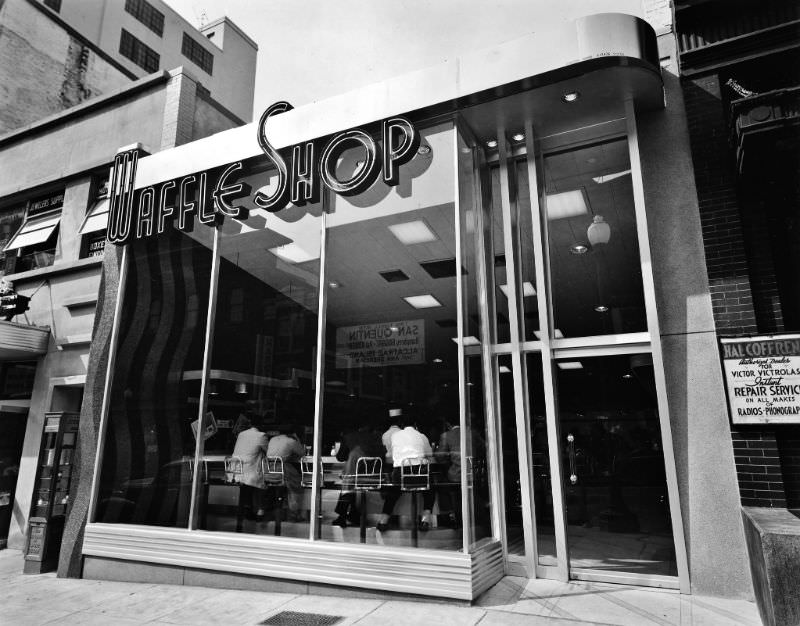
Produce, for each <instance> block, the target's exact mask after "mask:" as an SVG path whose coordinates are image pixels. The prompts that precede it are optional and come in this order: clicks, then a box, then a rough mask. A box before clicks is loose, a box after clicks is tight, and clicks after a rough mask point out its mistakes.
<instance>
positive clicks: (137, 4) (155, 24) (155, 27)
mask: <svg viewBox="0 0 800 626" xmlns="http://www.w3.org/2000/svg"><path fill="white" fill-rule="evenodd" d="M125 10H126V11H127V12H128V13H130V14H131V15H133V17H135V18H136V19H137V20H139V21H140V22H141V23H142V24H144V25H145V26H147V28H149V29H150V30H152V31H153V32H154V33H155V34H156V35H158V36H159V37H161V36H162V35H163V34H164V14H163V13H162V12H161V11H159V10H158V9H156V8H155V7H154V6H153V5H152V4H150V3H149V2H147V0H125Z"/></svg>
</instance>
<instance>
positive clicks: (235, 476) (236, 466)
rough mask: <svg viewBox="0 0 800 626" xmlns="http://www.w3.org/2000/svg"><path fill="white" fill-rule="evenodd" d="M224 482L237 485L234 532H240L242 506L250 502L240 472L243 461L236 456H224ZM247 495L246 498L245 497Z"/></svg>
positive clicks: (247, 489) (242, 469) (242, 467)
mask: <svg viewBox="0 0 800 626" xmlns="http://www.w3.org/2000/svg"><path fill="white" fill-rule="evenodd" d="M224 463H225V484H226V485H238V486H239V503H238V505H237V507H236V532H237V533H240V532H242V526H243V523H244V522H243V520H244V506H245V502H246V501H250V502H252V501H253V499H252V497H250V489H249V488H248V487H247V485H243V484H242V474H243V473H244V461H242V459H241V458H239V457H238V456H226V457H225V461H224ZM245 496H247V498H245Z"/></svg>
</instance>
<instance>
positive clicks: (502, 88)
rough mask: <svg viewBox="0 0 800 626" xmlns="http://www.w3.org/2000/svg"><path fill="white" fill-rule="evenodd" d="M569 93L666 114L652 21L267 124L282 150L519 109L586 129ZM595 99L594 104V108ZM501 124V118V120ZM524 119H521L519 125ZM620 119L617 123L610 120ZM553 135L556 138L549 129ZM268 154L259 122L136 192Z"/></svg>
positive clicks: (403, 81) (562, 38)
mask: <svg viewBox="0 0 800 626" xmlns="http://www.w3.org/2000/svg"><path fill="white" fill-rule="evenodd" d="M565 89H578V90H580V91H581V92H582V93H583V94H584V95H585V96H586V97H583V98H582V100H583V102H586V103H590V104H588V105H586V107H588V108H587V109H584V112H593V114H594V115H597V111H598V110H600V111H608V114H609V115H611V116H612V118H613V116H615V115H618V114H619V112H620V111H621V110H622V108H623V104H624V101H625V100H626V99H632V100H633V101H634V102H635V103H636V106H637V108H638V109H639V110H648V109H655V108H659V107H663V93H662V82H661V77H660V71H659V65H658V53H657V48H656V42H655V33H654V32H653V30H652V28H651V27H650V26H649V25H648V24H647V23H646V22H644V21H643V20H641V19H639V18H637V17H634V16H631V15H624V14H617V13H606V14H599V15H590V16H586V17H583V18H580V19H577V20H574V21H572V22H565V23H563V24H559V25H554V26H548V29H547V30H543V31H541V32H534V33H531V34H530V35H527V36H525V37H521V38H518V39H514V40H512V41H509V42H505V43H503V44H499V45H497V46H494V47H492V48H487V49H483V50H479V51H476V52H473V53H470V54H468V55H465V56H462V57H457V58H455V59H452V60H449V61H446V62H444V63H441V64H439V65H436V66H433V67H429V68H425V69H422V70H418V71H416V72H411V73H409V74H404V75H402V76H398V77H395V78H392V79H388V80H385V81H381V82H379V83H375V84H373V85H369V86H366V87H363V88H360V89H356V90H353V91H350V92H347V93H345V94H341V95H339V96H335V97H332V98H328V99H325V100H321V101H319V102H314V103H311V104H308V105H305V106H302V107H298V108H296V109H293V110H291V111H289V112H287V113H283V114H281V115H277V116H275V117H273V118H271V119H270V120H269V122H268V123H267V133H268V135H269V138H270V142H271V143H272V144H273V146H275V147H277V148H283V147H287V146H290V145H295V144H298V143H300V142H303V141H306V140H311V139H316V138H320V137H325V136H328V135H331V134H333V133H335V132H338V131H342V130H346V129H349V128H355V127H359V126H366V125H369V124H371V123H373V122H376V121H378V120H382V119H385V118H387V117H391V116H393V115H412V116H414V117H417V118H421V117H423V116H424V115H425V114H431V115H432V114H435V113H437V112H438V113H441V112H443V111H448V110H450V111H455V110H459V109H464V108H468V107H470V106H474V105H478V104H482V105H483V104H485V103H487V102H492V101H493V100H494V101H496V100H497V99H498V98H507V97H511V101H510V102H506V101H504V102H503V103H499V102H497V103H496V105H495V106H496V109H497V110H498V111H500V112H501V113H502V114H503V115H512V114H513V113H511V111H513V110H515V109H514V108H515V107H516V110H518V111H521V112H525V113H527V114H531V112H533V114H535V115H537V116H539V118H541V119H542V120H545V119H549V118H552V119H553V120H556V121H558V123H560V124H562V125H574V124H580V123H581V120H580V119H578V118H575V119H571V118H574V117H575V115H574V114H575V113H576V112H578V111H580V110H581V108H580V107H574V108H573V109H572V110H571V112H568V111H569V110H565V109H563V107H562V108H561V109H560V110H554V111H551V109H552V108H553V106H554V105H555V104H558V103H559V99H560V95H561V94H562V93H563V91H564V90H565ZM593 99H594V102H592V100H593ZM492 117H493V118H494V119H493V123H495V124H496V123H497V116H496V115H493V116H492ZM517 117H518V116H517V115H514V118H515V119H516V118H517ZM606 119H611V118H606ZM546 132H550V131H549V130H547V131H546ZM260 154H261V149H260V147H259V146H258V143H257V141H256V124H255V123H253V124H248V125H246V126H242V127H240V128H236V129H232V130H229V131H225V132H222V133H218V134H216V135H213V136H212V137H208V138H206V139H201V140H199V141H195V142H192V143H191V144H186V145H184V146H180V147H177V148H173V149H171V150H166V151H163V152H160V153H157V154H154V155H152V156H148V157H146V158H143V159H141V160H140V162H139V168H138V171H137V176H136V187H137V188H141V187H146V186H149V185H152V184H155V183H158V182H160V181H163V180H169V179H172V178H177V177H180V176H183V175H185V174H188V173H191V172H197V171H203V170H207V169H210V168H212V167H216V166H219V165H222V164H225V163H231V162H233V161H237V160H240V159H246V158H250V157H253V156H257V155H260Z"/></svg>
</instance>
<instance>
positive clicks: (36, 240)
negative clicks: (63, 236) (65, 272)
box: [2, 189, 64, 274]
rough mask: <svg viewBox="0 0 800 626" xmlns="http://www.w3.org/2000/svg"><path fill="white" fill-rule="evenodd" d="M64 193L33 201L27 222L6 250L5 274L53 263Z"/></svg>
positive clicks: (6, 246) (30, 204)
mask: <svg viewBox="0 0 800 626" xmlns="http://www.w3.org/2000/svg"><path fill="white" fill-rule="evenodd" d="M63 204H64V190H63V189H61V190H59V191H57V192H54V193H50V194H48V195H46V196H42V197H40V198H36V199H34V200H31V201H30V202H29V203H28V206H27V212H26V216H25V220H24V221H23V222H22V225H21V226H20V228H19V229H18V230H17V231H16V233H14V236H13V237H11V239H9V241H8V243H6V245H5V246H4V247H3V254H4V255H5V266H4V267H3V268H2V269H3V270H4V271H5V273H6V274H14V273H17V272H25V271H28V270H33V269H37V268H40V267H48V266H50V265H52V264H53V261H54V260H55V256H56V245H57V243H58V227H59V223H60V222H61V208H62V205H63Z"/></svg>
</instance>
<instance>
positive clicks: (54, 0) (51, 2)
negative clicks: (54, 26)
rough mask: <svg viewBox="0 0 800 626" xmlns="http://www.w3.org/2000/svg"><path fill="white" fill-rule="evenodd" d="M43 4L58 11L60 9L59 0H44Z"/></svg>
mask: <svg viewBox="0 0 800 626" xmlns="http://www.w3.org/2000/svg"><path fill="white" fill-rule="evenodd" d="M44 6H46V7H47V8H48V9H53V11H55V12H56V13H58V12H59V11H60V10H61V0H44Z"/></svg>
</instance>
